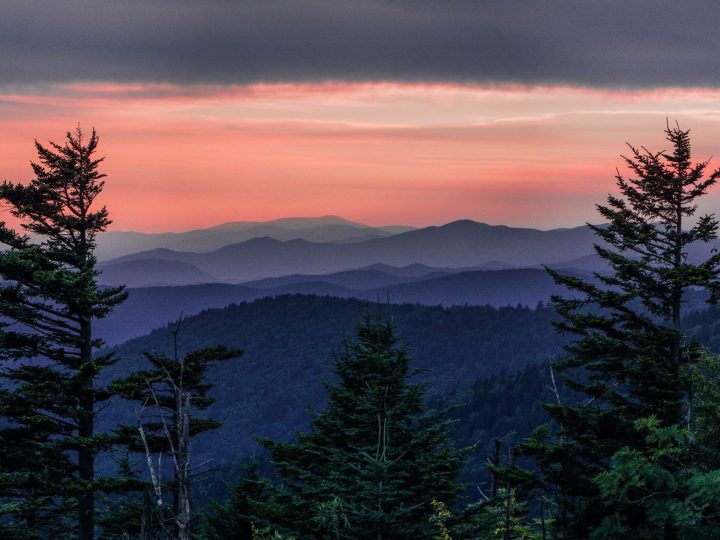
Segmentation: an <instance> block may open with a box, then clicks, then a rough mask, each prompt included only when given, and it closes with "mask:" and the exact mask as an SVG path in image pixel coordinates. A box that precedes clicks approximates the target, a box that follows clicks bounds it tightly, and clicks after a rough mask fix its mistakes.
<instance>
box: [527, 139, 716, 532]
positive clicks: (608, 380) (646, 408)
mask: <svg viewBox="0 0 720 540" xmlns="http://www.w3.org/2000/svg"><path fill="white" fill-rule="evenodd" d="M666 136H667V140H668V141H669V143H670V144H671V146H672V150H671V151H669V152H650V151H648V150H647V149H645V148H635V147H632V146H631V147H630V150H631V154H632V155H631V156H630V157H628V158H625V161H626V163H627V165H628V167H629V169H630V171H631V172H632V177H630V178H626V177H624V176H622V175H621V174H620V173H618V175H617V177H616V179H617V185H618V188H619V191H620V196H614V195H610V196H609V197H608V203H607V205H598V207H597V208H598V211H599V213H600V215H601V216H602V217H603V219H604V220H606V221H607V224H606V225H599V226H593V225H591V226H590V227H591V228H592V229H593V231H594V232H595V234H596V235H597V236H598V238H599V239H600V240H601V241H602V243H599V244H598V245H596V246H595V250H596V252H597V254H598V255H599V256H600V257H602V259H604V260H605V261H606V262H607V263H608V264H609V266H610V269H611V272H610V273H609V274H608V275H596V278H597V279H598V280H599V283H598V284H593V283H589V282H587V281H584V280H582V279H579V278H577V277H571V276H566V275H561V274H559V273H557V272H553V271H550V273H551V274H552V275H553V277H554V278H555V280H556V282H558V283H560V284H562V285H564V286H566V287H567V288H568V289H569V290H570V291H571V292H572V298H562V297H555V298H554V299H553V303H554V306H555V309H556V311H557V313H558V315H559V316H560V317H561V320H560V321H558V322H557V327H558V329H559V330H560V331H563V332H569V333H570V334H572V335H574V336H576V337H577V340H576V341H575V342H574V343H573V344H572V345H570V346H569V347H567V351H568V353H569V355H568V357H567V358H566V359H565V360H563V361H562V362H560V363H558V364H557V366H556V367H557V368H558V369H559V370H560V371H561V372H562V373H563V375H564V378H565V381H566V384H567V385H568V386H569V387H570V388H571V389H572V390H573V391H575V392H576V393H577V394H578V395H579V396H584V397H582V398H581V399H580V400H579V402H577V403H570V402H568V403H560V402H559V403H554V404H548V405H547V409H548V411H549V413H550V415H551V416H552V418H553V419H554V420H555V421H556V423H557V426H558V434H557V438H555V439H552V438H550V437H549V435H548V432H547V431H544V432H543V431H538V432H537V433H536V434H535V435H534V436H533V437H531V438H530V439H528V440H526V441H525V442H524V443H523V444H522V445H521V447H520V449H519V450H520V451H521V452H523V453H525V454H526V455H531V456H534V457H535V458H536V459H537V462H538V464H539V465H540V468H541V470H542V486H543V488H544V489H545V490H547V491H548V492H550V493H552V494H553V495H554V498H555V502H556V508H555V509H554V510H555V516H554V517H555V521H554V523H555V528H556V533H557V537H558V538H588V537H590V536H591V535H592V534H593V532H594V531H596V530H599V527H600V524H601V523H603V521H604V520H605V517H606V516H607V511H608V508H607V505H606V504H604V502H603V497H602V496H601V495H602V494H601V493H600V491H601V490H600V485H599V481H598V480H599V478H602V476H601V475H604V474H607V471H608V469H609V467H611V465H612V463H613V456H616V455H618V452H620V451H627V452H633V451H636V450H637V451H640V450H642V449H643V448H645V446H646V445H647V433H646V431H645V430H644V429H642V426H644V425H647V420H643V419H647V418H651V417H652V418H654V419H655V420H654V421H652V422H651V424H652V425H653V426H654V427H655V428H657V429H675V428H677V427H678V426H680V427H682V428H685V429H686V430H690V431H691V430H692V426H693V406H692V404H693V402H694V400H693V389H692V379H693V378H692V376H691V373H692V371H693V363H694V362H695V360H696V359H697V358H698V354H697V353H698V349H697V347H696V346H695V345H694V344H692V343H689V342H688V341H687V340H686V339H685V337H684V335H683V328H682V325H681V321H682V315H683V295H684V293H685V292H686V291H687V290H688V289H690V288H693V287H699V288H704V289H707V290H708V291H709V293H710V295H711V299H715V298H716V296H717V295H718V292H719V291H720V284H719V282H718V271H719V270H720V254H711V253H709V252H710V250H709V249H708V250H707V253H708V255H707V257H706V258H705V260H702V261H699V262H693V261H691V258H690V253H689V248H690V246H692V245H694V244H696V243H699V244H703V243H705V244H707V243H708V242H710V241H712V240H714V239H715V238H717V230H718V223H717V221H716V220H715V218H714V216H712V215H705V216H700V217H697V219H696V220H695V221H694V222H692V220H691V219H690V218H691V217H693V216H694V214H695V212H696V202H697V199H698V198H699V197H701V196H703V195H705V194H706V192H707V190H708V189H709V188H710V187H711V186H712V185H713V184H714V183H715V182H716V181H717V179H718V177H720V171H718V170H716V171H714V172H712V173H710V174H709V175H707V176H706V175H705V170H706V168H707V166H708V163H707V162H702V163H697V164H693V163H692V161H691V144H690V136H689V132H688V131H684V130H681V129H680V128H679V127H670V126H668V127H667V129H666ZM643 422H645V423H643ZM653 422H656V423H653ZM688 440H690V439H688ZM668 466H670V465H668ZM523 478H524V479H526V478H527V477H526V476H524V475H523ZM605 502H607V501H605ZM646 510H647V508H645V507H643V505H642V504H638V505H636V506H635V507H630V506H626V507H624V512H625V513H624V515H623V516H622V518H621V519H623V520H626V525H627V526H628V527H629V529H628V530H633V529H634V528H641V527H645V526H646V525H647V521H648V520H649V519H650V515H649V513H648V512H647V511H646ZM618 519H620V518H618ZM671 529H672V526H669V529H668V531H666V532H665V533H662V534H670V536H666V537H668V538H672V537H673V536H672V531H671Z"/></svg>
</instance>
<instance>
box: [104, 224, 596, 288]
mask: <svg viewBox="0 0 720 540" xmlns="http://www.w3.org/2000/svg"><path fill="white" fill-rule="evenodd" d="M593 240H594V234H593V232H592V231H591V230H590V229H589V228H588V227H577V228H574V229H555V230H551V231H540V230H536V229H519V228H510V227H505V226H497V225H487V224H484V223H477V222H474V221H469V220H462V221H455V222H452V223H448V224H446V225H443V226H439V227H435V226H433V227H425V228H422V229H416V230H412V231H407V232H401V233H399V234H393V235H390V236H385V237H383V238H371V239H368V240H362V241H357V242H352V243H347V242H310V241H308V240H303V239H299V238H298V239H293V240H287V241H282V240H277V239H274V238H270V237H259V238H252V239H250V240H247V241H244V242H239V243H234V244H229V245H226V246H224V247H221V248H219V249H215V250H212V251H207V252H204V253H198V252H192V251H176V250H173V249H169V248H166V247H163V248H158V249H153V250H149V251H141V252H138V253H133V254H130V255H125V256H123V257H119V258H116V259H113V260H111V261H107V262H105V263H103V264H102V265H101V266H100V268H101V269H102V270H103V271H105V272H107V274H106V275H107V276H111V275H112V276H114V277H113V280H118V279H120V276H121V275H122V273H123V272H122V270H123V267H122V266H119V265H127V263H129V262H131V261H133V262H134V266H133V274H134V275H135V276H139V277H136V278H135V279H136V280H138V281H136V283H140V282H142V281H141V277H142V275H143V265H147V267H148V270H147V272H148V275H150V276H152V279H153V282H152V284H157V283H155V282H154V281H155V279H156V275H157V271H156V269H157V268H158V264H159V263H158V261H159V260H162V261H168V262H177V263H179V264H181V265H182V267H181V268H179V269H178V271H177V272H170V271H168V272H167V274H166V275H167V283H166V284H175V285H177V284H184V283H196V282H197V279H200V278H199V276H202V275H209V276H212V278H213V280H214V281H217V282H224V283H241V282H248V281H255V280H260V279H264V278H268V277H280V276H287V275H292V274H316V275H317V274H329V273H335V272H342V271H346V270H352V269H358V268H362V267H366V266H370V265H373V264H378V263H381V264H385V265H391V266H396V267H403V266H408V265H412V264H422V265H427V266H431V267H436V268H441V269H447V268H449V269H455V270H456V271H457V270H459V269H467V268H476V267H478V266H483V265H488V264H495V265H500V266H502V267H513V268H522V267H532V266H537V265H541V264H554V265H557V264H561V263H564V262H567V261H572V260H575V259H579V258H582V257H587V256H591V255H592V253H593V248H592V244H593ZM188 265H189V266H188ZM586 266H588V265H587V264H586ZM189 267H193V268H195V269H197V272H194V273H193V272H190V268H189ZM183 276H188V278H187V280H186V279H185V278H184V277H183ZM102 279H104V280H105V279H106V278H102ZM204 279H208V278H207V277H205V278H204ZM105 282H106V283H107V284H116V282H113V281H112V280H109V279H108V280H107V281H105ZM146 284H148V285H149V284H151V282H150V281H148V282H147V283H146Z"/></svg>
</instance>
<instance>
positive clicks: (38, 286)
mask: <svg viewBox="0 0 720 540" xmlns="http://www.w3.org/2000/svg"><path fill="white" fill-rule="evenodd" d="M97 145H98V137H97V134H96V133H95V131H94V130H93V131H92V133H91V134H90V136H89V137H87V136H86V135H85V134H84V133H83V132H82V131H81V130H80V128H78V129H77V130H76V131H75V132H73V133H67V137H66V141H65V143H64V144H63V145H58V144H54V143H50V146H49V147H45V146H43V145H41V144H39V143H37V142H36V143H35V146H36V149H37V153H38V161H37V162H36V163H33V164H32V168H33V172H34V175H35V178H34V179H32V180H31V181H30V182H29V183H27V184H19V183H18V184H14V183H11V182H7V181H6V182H4V183H3V184H2V185H0V201H2V203H4V204H5V205H6V206H7V207H8V208H9V210H10V213H11V215H12V216H13V217H14V218H16V219H17V220H19V222H20V223H21V227H22V229H23V231H24V232H23V231H18V230H15V229H13V228H12V227H11V226H9V225H7V224H6V223H4V222H3V223H2V224H0V242H1V243H2V244H4V245H5V246H7V249H5V250H4V251H2V252H1V253H0V277H2V280H3V282H2V284H1V285H0V318H1V319H0V320H1V321H2V322H0V362H1V363H2V372H1V376H2V378H3V379H4V380H5V381H6V385H7V386H6V387H7V388H8V389H7V390H6V391H5V392H3V394H2V395H0V414H1V415H2V416H4V417H5V422H4V425H5V427H4V428H3V429H2V430H1V431H0V437H1V438H3V439H4V442H6V443H9V445H8V446H4V447H3V448H2V450H0V452H2V453H3V454H6V455H7V454H8V453H13V452H17V451H20V448H23V449H27V452H28V454H27V455H28V456H37V459H38V463H37V467H36V468H35V470H33V471H27V466H25V467H24V468H23V466H22V464H20V465H19V466H18V467H17V468H16V469H15V470H8V469H7V463H8V462H7V461H5V460H6V458H5V456H0V461H1V462H3V463H4V464H5V466H4V467H3V468H2V475H3V477H4V478H5V479H7V478H8V476H6V475H10V476H9V478H12V477H13V475H19V477H21V478H22V480H23V482H28V483H27V484H25V483H23V482H21V483H19V484H17V485H16V488H17V489H15V490H14V491H15V492H14V493H10V494H8V493H7V492H6V493H3V494H2V495H3V496H4V497H5V499H4V501H7V500H8V499H7V497H8V496H9V498H10V500H11V502H12V504H11V505H10V507H12V508H14V510H13V512H12V514H13V515H14V516H15V518H19V519H20V521H21V522H23V523H24V527H25V529H26V530H32V528H33V527H34V525H33V523H34V521H35V519H36V518H37V517H38V514H43V515H45V516H47V515H49V514H51V513H52V512H53V508H55V509H57V510H59V511H62V510H64V509H63V508H61V507H60V506H58V505H56V503H58V504H60V503H70V504H71V506H74V508H75V510H74V511H75V520H74V528H75V529H76V530H77V531H78V532H79V537H80V539H81V540H89V539H92V538H94V528H95V525H94V519H95V493H96V491H97V490H98V489H99V488H100V487H101V486H102V484H103V482H102V480H101V479H98V478H97V477H96V474H95V458H96V456H97V455H98V454H99V453H100V452H102V451H104V450H106V449H107V448H108V447H109V445H110V444H111V442H110V440H109V438H108V437H106V436H105V435H103V434H98V433H96V431H95V424H96V414H97V411H98V408H99V407H100V406H101V405H102V404H103V403H105V402H107V400H108V399H109V398H110V397H111V395H110V393H109V392H108V391H107V389H106V388H103V387H99V386H98V385H97V379H98V376H99V375H100V373H101V372H102V370H103V369H104V368H105V367H107V366H108V365H110V364H112V363H113V362H114V361H115V360H114V359H113V357H112V356H111V355H97V354H95V351H96V350H97V349H98V348H99V347H100V346H101V345H102V342H101V341H100V340H98V339H97V338H96V337H95V336H94V335H93V321H94V320H96V319H98V318H102V317H105V316H106V315H108V313H110V311H111V310H112V309H113V308H114V307H115V306H116V305H117V304H119V303H120V302H122V301H123V299H124V298H125V292H124V291H123V288H122V287H117V288H102V287H100V286H98V284H97V275H98V270H97V268H96V258H95V255H94V251H95V246H96V240H97V235H98V233H100V232H102V231H104V230H105V229H106V228H107V226H108V225H109V224H110V223H111V221H110V219H109V217H108V211H107V209H106V208H105V207H101V208H97V203H96V199H97V197H98V196H99V195H100V193H101V191H102V189H103V186H104V180H103V178H104V176H105V175H104V174H102V173H101V172H100V171H99V165H100V163H101V162H102V158H100V159H98V158H96V157H95V152H96V149H97ZM10 463H13V461H10ZM11 481H12V480H11ZM2 483H5V482H4V480H3V479H2V478H0V484H2ZM62 513H63V514H64V512H62ZM65 517H67V516H65ZM63 521H64V520H61V519H60V517H59V516H58V517H57V519H55V520H54V523H56V524H60V523H61V522H63Z"/></svg>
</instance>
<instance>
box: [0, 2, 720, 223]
mask: <svg viewBox="0 0 720 540" xmlns="http://www.w3.org/2000/svg"><path fill="white" fill-rule="evenodd" d="M718 16H720V4H717V3H715V2H695V1H688V2H682V3H681V2H662V1H645V0H635V1H633V2H627V1H623V2H616V1H614V0H604V1H594V0H588V1H585V2H577V1H576V0H555V1H551V0H547V1H538V0H533V1H529V0H528V1H522V0H506V1H503V2H498V1H489V0H472V1H471V0H443V1H442V2H438V1H437V0H385V1H378V0H333V1H332V2H327V1H319V0H282V1H278V0H262V1H256V0H244V1H243V2H236V1H232V0H205V1H202V2H201V1H189V0H153V1H144V2H141V1H139V0H123V1H118V0H115V1H105V0H94V1H90V0H63V1H57V0H54V1H45V0H35V1H33V2H27V1H15V0H0V51H2V52H1V53H0V179H7V180H11V181H27V180H29V179H30V174H31V169H30V166H29V162H30V161H31V160H32V159H33V157H34V146H33V142H34V141H35V140H38V141H39V142H41V143H47V142H48V141H50V140H52V141H55V142H61V141H62V139H63V137H64V133H65V132H66V131H68V130H71V129H74V128H75V127H76V126H77V125H78V124H79V125H80V126H81V127H82V128H84V129H86V130H89V129H91V128H93V127H94V128H96V129H97V131H98V133H99V135H100V139H101V142H100V153H101V154H102V155H104V156H105V157H106V160H105V162H104V164H103V170H104V172H106V173H107V174H108V179H107V184H106V188H105V192H104V194H103V202H104V203H105V204H106V205H107V206H108V208H109V210H110V213H111V216H112V218H113V219H114V224H113V229H115V230H139V231H148V232H158V231H181V230H188V229H194V228H201V227H206V226H212V225H216V224H219V223H223V222H227V221H241V220H268V219H274V218H279V217H286V216H313V215H315V216H318V215H327V214H336V215H341V216H343V217H346V218H348V219H352V220H357V221H363V222H366V223H369V224H372V225H386V224H409V225H415V226H423V225H430V224H441V223H445V222H448V221H452V220H455V219H474V220H477V221H482V222H486V223H494V224H506V225H512V226H530V227H538V228H544V229H548V228H554V227H569V226H576V225H580V224H582V223H584V222H586V221H594V220H596V213H595V204H597V203H601V202H603V200H604V198H605V197H606V196H607V194H608V193H609V192H613V191H614V189H615V186H614V175H615V173H616V168H621V169H622V167H623V161H622V158H621V155H623V154H627V153H628V151H629V149H628V147H627V146H626V143H631V144H634V145H636V146H646V147H648V148H649V149H651V150H662V149H664V148H666V146H667V145H666V142H665V141H664V138H663V129H664V128H665V126H666V121H667V120H669V121H671V122H673V123H674V122H676V121H677V122H678V123H679V124H680V126H681V127H682V128H689V129H691V132H692V136H693V141H694V151H695V155H696V157H697V159H702V160H704V159H708V158H710V157H711V156H712V155H713V154H716V155H720V54H718V51H720V33H718V32H717V31H716V28H715V24H716V21H717V20H718ZM715 164H716V165H717V166H720V156H719V157H718V159H717V160H716V162H715ZM718 191H720V188H718ZM702 210H704V211H718V210H720V194H710V195H709V196H708V197H707V198H706V202H705V204H704V205H703V208H702Z"/></svg>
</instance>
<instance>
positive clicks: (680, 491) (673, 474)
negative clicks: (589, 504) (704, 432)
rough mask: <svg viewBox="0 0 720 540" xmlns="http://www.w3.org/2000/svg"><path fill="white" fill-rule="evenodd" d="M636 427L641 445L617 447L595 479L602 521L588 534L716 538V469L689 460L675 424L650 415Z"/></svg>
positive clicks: (719, 488) (719, 476)
mask: <svg viewBox="0 0 720 540" xmlns="http://www.w3.org/2000/svg"><path fill="white" fill-rule="evenodd" d="M635 428H636V429H637V430H638V431H639V432H640V433H641V434H642V435H643V436H644V442H645V445H644V447H642V448H637V449H634V448H628V447H625V448H623V449H621V450H619V451H618V452H617V453H616V454H615V455H614V456H613V458H612V465H611V467H610V468H609V469H608V470H606V471H603V472H601V473H600V474H598V475H597V477H596V478H595V482H596V483H597V485H598V487H599V489H600V497H601V501H602V504H603V507H602V514H603V519H602V522H601V523H600V525H599V527H597V528H596V529H595V530H594V531H593V535H592V536H593V538H618V537H620V536H628V535H629V536H632V537H633V538H638V539H652V538H668V535H669V536H670V537H678V538H715V537H717V535H716V532H717V518H716V516H717V515H718V510H720V505H719V503H718V501H719V500H720V499H719V498H718V496H720V470H717V469H716V470H710V471H707V472H704V471H702V470H700V469H699V468H697V467H694V466H693V465H692V464H691V461H690V456H689V453H688V446H689V445H690V444H691V441H690V440H689V436H688V433H687V431H686V430H684V429H682V428H680V427H678V426H676V425H673V426H668V427H662V425H661V422H660V421H659V420H658V419H657V418H655V417H649V418H642V419H639V420H638V421H636V422H635Z"/></svg>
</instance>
